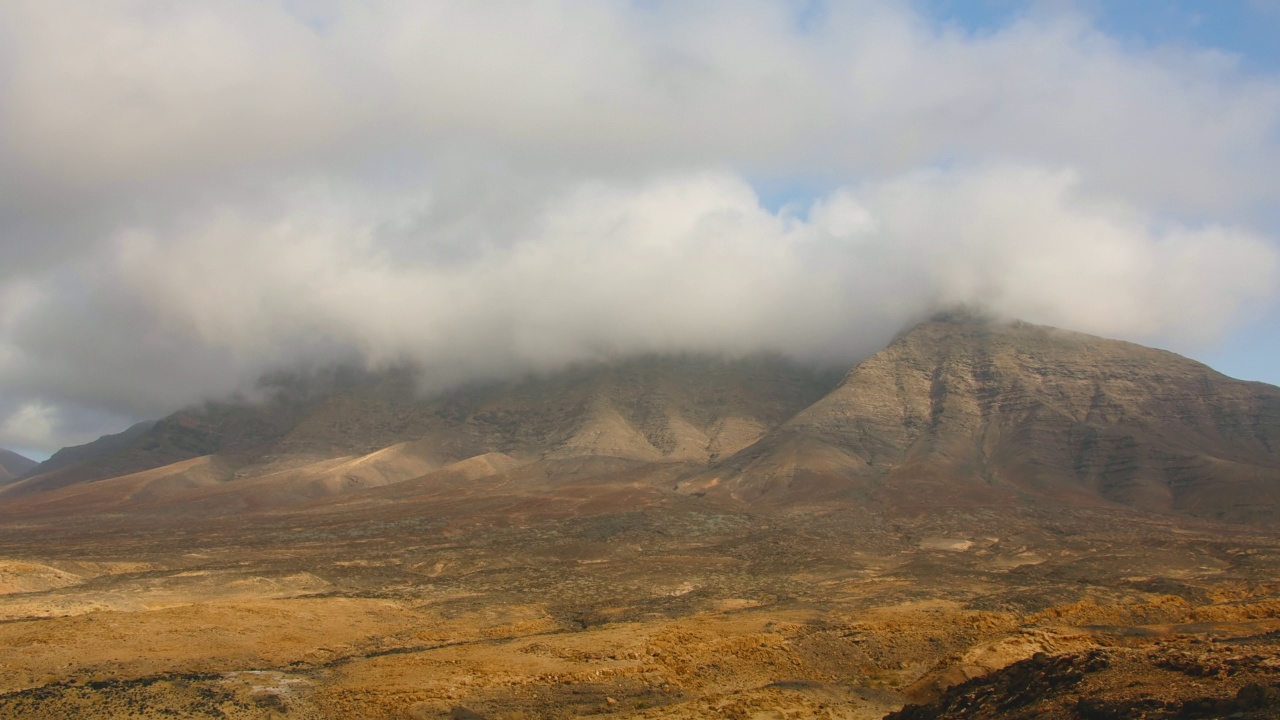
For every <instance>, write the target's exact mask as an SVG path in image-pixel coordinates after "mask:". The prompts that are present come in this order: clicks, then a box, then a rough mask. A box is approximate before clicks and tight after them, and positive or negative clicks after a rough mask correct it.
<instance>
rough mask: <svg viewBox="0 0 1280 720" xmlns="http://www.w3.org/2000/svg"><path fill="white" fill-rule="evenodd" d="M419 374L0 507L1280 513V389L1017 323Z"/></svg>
mask: <svg viewBox="0 0 1280 720" xmlns="http://www.w3.org/2000/svg"><path fill="white" fill-rule="evenodd" d="M415 382H416V379H415V375H414V374H413V373H412V372H410V371H408V370H396V371H387V372H380V373H370V372H358V371H353V370H343V369H338V370H327V371H314V372H309V373H301V372H297V373H291V374H278V375H276V376H273V377H271V378H268V379H267V381H266V382H265V383H264V386H263V389H262V399H260V400H259V401H257V402H250V401H248V400H239V401H235V402H222V403H209V404H207V405H205V406H204V407H201V408H195V409H190V410H187V411H184V412H180V413H177V414H175V415H173V416H170V417H168V418H165V419H163V420H161V421H159V422H156V423H154V424H151V425H148V426H145V427H142V426H140V427H139V428H134V429H132V430H131V431H130V432H129V433H126V434H124V435H121V436H113V437H111V438H104V439H103V440H101V441H99V442H98V443H97V444H96V445H93V446H86V447H82V448H78V449H72V450H67V451H63V452H61V453H59V454H58V455H55V456H54V457H53V458H51V460H50V461H49V462H48V463H46V464H45V465H43V466H41V467H40V468H38V469H37V470H36V471H35V472H33V473H32V474H31V476H30V477H28V478H26V479H23V480H21V481H19V482H15V483H10V484H9V485H8V486H7V487H6V488H5V489H4V491H3V492H0V510H3V509H4V508H5V507H6V506H8V507H10V508H11V509H14V510H15V511H21V512H32V511H35V509H36V508H37V507H39V508H43V511H45V512H77V511H89V510H91V509H94V508H96V509H105V508H120V507H124V506H136V505H145V504H148V503H152V504H154V503H162V504H165V505H166V506H168V507H176V506H178V505H181V504H182V503H186V504H187V506H188V508H189V509H191V508H198V509H200V511H210V510H212V509H213V508H222V509H224V510H227V511H231V510H234V511H236V512H240V511H243V510H246V509H254V508H260V509H267V508H272V507H279V506H282V505H290V504H297V503H301V502H308V501H311V500H315V499H317V498H322V497H327V496H331V495H337V494H344V493H349V492H353V491H364V490H369V489H371V488H377V487H380V486H384V485H392V484H397V483H402V482H405V481H408V480H413V479H417V478H423V477H427V476H431V475H432V474H433V473H437V472H438V471H442V470H448V469H450V468H452V467H453V466H454V465H455V464H457V463H461V462H464V461H468V460H469V459H472V458H489V459H490V460H495V459H496V460H495V462H494V463H491V462H489V461H487V460H477V461H475V463H473V464H475V465H476V468H479V467H481V466H483V467H485V468H489V470H485V472H484V474H485V476H486V477H487V476H495V477H504V478H506V479H507V480H508V481H510V480H512V479H513V478H516V477H519V478H522V480H521V482H522V483H525V484H526V485H527V484H529V483H532V482H533V479H535V478H541V479H542V480H541V481H542V482H551V480H552V478H554V479H555V482H564V481H590V480H591V477H590V475H591V473H600V472H605V473H607V472H613V471H614V470H615V469H617V468H623V467H625V468H627V472H628V473H629V474H630V475H629V476H637V474H638V475H644V474H645V470H644V468H649V473H648V474H649V475H650V476H652V477H653V478H662V480H661V482H663V483H666V482H668V480H670V481H671V482H672V483H674V486H675V487H678V488H679V489H680V490H681V491H682V492H683V493H685V494H693V495H698V496H705V495H708V494H710V495H713V496H716V497H721V498H724V499H728V500H730V501H732V502H745V503H748V504H758V503H773V504H784V505H793V504H813V503H827V502H845V503H847V502H852V503H856V504H869V505H872V506H876V507H881V508H885V509H888V510H890V511H892V512H893V513H896V514H903V513H916V512H924V511H930V509H931V508H938V507H970V508H977V507H988V508H1014V507H1030V508H1037V507H1059V506H1067V507H1127V508H1132V509H1136V510H1140V511H1144V512H1156V513H1175V514H1187V515H1194V516H1198V517H1204V518H1208V519H1218V520H1228V521H1262V522H1271V521H1275V520H1277V519H1280V388H1276V387H1273V386H1270V385H1265V384H1261V383H1250V382H1242V381H1238V380H1233V379H1231V378H1228V377H1226V376H1224V375H1221V374H1220V373H1217V372H1215V371H1214V370H1212V369H1210V368H1208V367H1206V366H1204V365H1202V364H1200V363H1197V362H1194V361H1191V360H1188V359H1186V358H1183V357H1181V356H1178V355H1175V354H1173V353H1169V352H1165V351H1161V350H1154V349H1151V348H1146V347H1142V346H1139V345H1134V344H1132V343H1126V342H1119V341H1114V340H1106V339H1103V338H1098V337H1093V336H1089V335H1083V334H1079V333H1073V332H1067V331H1063V330H1057V329H1053V328H1048V327H1040V326H1034V325H1029V324H1026V323H1019V322H1013V323H1006V322H995V321H987V320H981V319H975V318H973V317H970V316H967V315H958V316H951V317H946V318H939V319H935V320H933V321H930V322H926V323H923V324H921V325H919V326H917V327H915V328H913V329H911V330H909V331H907V332H904V333H903V334H902V335H900V336H899V337H898V338H897V339H895V340H894V341H893V342H892V343H891V344H890V345H889V346H888V347H887V348H885V349H884V350H882V351H881V352H879V353H877V354H876V355H874V356H873V357H871V358H869V359H867V360H866V361H864V362H862V363H860V364H859V365H858V366H857V367H855V368H853V369H852V370H850V371H849V372H848V373H847V374H846V375H845V377H844V379H843V381H841V382H837V381H836V375H835V374H833V373H831V372H825V371H822V370H818V369H814V368H808V367H804V366H801V365H798V364H795V363H793V362H789V361H786V360H783V359H780V358H776V357H755V358H747V359H739V360H722V359H714V358H707V357H641V358H631V359H628V360H624V361H617V362H612V363H601V364H595V365H585V366H580V367H575V368H570V369H568V370H565V371H562V372H558V373H553V374H547V375H542V376H528V377H524V378H518V379H514V380H507V381H498V382H488V383H477V384H474V385H471V386H467V387H463V388H458V389H454V390H452V391H449V392H446V393H443V394H436V395H432V396H424V395H422V394H421V393H418V392H417V391H416V389H415ZM832 388H834V389H832ZM575 458H596V459H600V460H601V461H602V462H603V463H604V464H603V465H602V464H600V463H581V462H573V461H574V459H575ZM490 466H492V467H490ZM522 466H528V467H527V468H525V469H523V470H520V471H519V472H516V470H515V469H516V468H518V467H522ZM673 466H679V467H678V468H677V469H675V470H673V469H672V467H673ZM468 467H469V466H468ZM476 468H472V469H471V470H468V471H467V472H468V473H471V474H473V475H474V473H475V472H477V470H476ZM450 472H451V471H450ZM673 473H674V476H673ZM445 475H448V473H447V472H446V473H445ZM445 475H441V476H439V477H444V476H445ZM655 481H656V480H655ZM534 484H536V483H534ZM419 485H421V483H419ZM529 487H533V485H529ZM55 491H57V492H55ZM362 497H363V496H362ZM370 497H372V496H370ZM24 498H30V499H29V500H24Z"/></svg>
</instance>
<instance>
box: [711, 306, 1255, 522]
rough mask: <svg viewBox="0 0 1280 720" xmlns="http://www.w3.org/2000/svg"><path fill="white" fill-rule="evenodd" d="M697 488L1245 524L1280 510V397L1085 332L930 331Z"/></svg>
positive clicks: (946, 327)
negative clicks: (1050, 507)
mask: <svg viewBox="0 0 1280 720" xmlns="http://www.w3.org/2000/svg"><path fill="white" fill-rule="evenodd" d="M695 484H696V485H699V486H702V487H718V486H723V487H725V488H728V489H729V490H730V492H732V493H733V494H735V495H737V496H739V497H742V498H743V499H760V498H776V499H791V500H795V499H804V498H805V497H806V496H812V497H814V498H817V497H819V496H828V495H847V496H854V497H863V498H865V499H874V500H879V501H884V502H888V503H890V504H893V505H896V506H899V507H901V508H904V509H905V508H909V507H911V506H920V507H928V506H936V505H941V504H961V505H982V504H1005V503H1012V502H1042V503H1043V502H1069V503H1084V504H1105V503H1120V504H1124V505H1130V506H1134V507H1137V508H1140V509H1144V510H1154V511H1161V512H1167V511H1182V512H1188V513H1193V514H1203V515H1208V516H1214V517H1222V518H1229V519H1243V518H1247V517H1249V516H1251V515H1256V514H1264V515H1265V514H1270V513H1274V508H1275V507H1276V506H1277V504H1280V389H1277V388H1275V387H1272V386H1269V385H1264V384H1261V383H1248V382H1241V381H1237V380H1233V379H1231V378H1228V377H1226V376H1224V375H1222V374H1220V373H1217V372H1215V371H1213V370H1212V369H1210V368H1208V367H1206V366H1204V365H1201V364H1200V363H1196V362H1194V361H1191V360H1188V359H1186V358H1183V357H1181V356H1178V355H1175V354H1173V353H1169V352H1164V351H1160V350H1154V349H1151V348H1146V347H1142V346H1139V345H1134V344H1131V343H1125V342H1119V341H1114V340H1104V339H1101V338H1097V337H1092V336H1089V335H1082V334H1079V333H1071V332H1066V331H1061V330H1056V329H1052V328H1046V327H1038V326H1033V325H1028V324H1025V323H1011V324H1007V323H995V322H973V321H959V322H929V323H925V324H923V325H920V326H918V327H916V328H915V329H913V330H911V331H910V332H907V333H905V334H903V335H902V336H900V337H899V338H898V339H896V340H895V341H894V342H893V343H892V344H891V345H890V346H889V347H887V348H885V349H884V350H883V351H881V352H880V353H877V354H876V355H875V356H873V357H871V358H870V359H868V360H866V361H865V362H863V363H861V364H860V365H858V366H857V367H856V368H854V369H853V370H852V371H851V372H850V373H849V374H848V375H847V376H846V377H845V379H844V381H843V382H842V383H841V384H840V386H839V387H837V388H836V389H835V390H834V391H833V392H831V393H830V394H828V395H827V396H826V397H824V398H822V399H821V400H819V401H818V402H816V403H814V404H813V405H812V406H810V407H808V408H806V409H805V410H804V411H802V412H800V413H799V414H797V415H796V417H794V418H792V419H791V420H790V421H789V422H787V423H785V424H784V425H782V426H781V427H780V428H778V430H776V431H775V432H773V433H771V434H770V435H769V436H768V437H766V438H764V439H762V440H761V441H760V442H759V443H758V444H757V446H756V447H754V448H751V449H749V450H747V451H745V452H743V453H740V454H739V456H738V457H735V458H732V459H731V460H730V461H728V462H726V463H725V467H724V468H722V469H721V470H719V471H717V472H716V473H712V474H711V475H709V476H706V477H703V478H700V479H699V481H698V482H697V483H695ZM695 484H691V485H690V487H693V486H694V485H695Z"/></svg>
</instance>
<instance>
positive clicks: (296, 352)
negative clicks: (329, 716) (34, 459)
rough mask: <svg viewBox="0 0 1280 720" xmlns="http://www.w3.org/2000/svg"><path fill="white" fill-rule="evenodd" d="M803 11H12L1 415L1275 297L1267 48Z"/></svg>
mask: <svg viewBox="0 0 1280 720" xmlns="http://www.w3.org/2000/svg"><path fill="white" fill-rule="evenodd" d="M796 8H797V6H796V5H794V4H792V3H786V2H766V1H765V0H756V1H751V2H735V3H716V2H713V3H699V4H696V5H690V4H686V3H661V2H660V3H634V2H623V1H621V0H619V1H617V2H604V3H590V4H586V5H582V4H572V5H570V4H567V3H563V2H556V1H552V0H548V1H547V2H535V3H511V4H502V3H498V4H484V5H476V4H472V3H449V2H436V3H418V2H412V3H410V2H403V3H401V2H390V1H388V2H375V3H344V2H337V1H328V2H319V1H318V2H314V3H284V2H280V3H274V2H248V1H245V2H225V3H219V4H217V5H212V6H210V5H203V6H198V5H188V4H174V3H168V2H160V1H159V0H128V1H126V0H119V1H118V2H116V1H106V2H101V3H94V4H92V5H91V6H88V5H84V4H83V3H71V2H60V1H59V0H44V1H42V2H24V1H22V0H19V1H18V2H14V3H6V4H5V5H4V6H3V8H0V28H6V29H5V30H0V418H7V420H3V430H0V445H4V444H18V443H19V442H21V443H22V444H23V446H24V447H29V448H36V447H41V448H48V449H52V448H53V446H55V445H57V444H60V443H63V442H70V441H82V440H85V439H91V438H92V436H93V435H94V434H95V433H97V432H101V431H106V430H112V429H118V428H116V427H108V426H109V425H112V424H116V425H119V426H121V427H123V425H124V424H126V423H127V421H129V420H133V419H143V418H147V417H153V416H156V415H159V414H163V413H165V412H168V411H170V410H172V409H174V408H176V407H178V406H180V405H182V404H184V403H187V402H192V401H195V400H198V399H200V398H203V397H209V396H218V395H221V394H224V393H226V392H229V391H231V390H233V389H236V388H241V387H244V386H245V385H246V383H249V382H251V381H252V379H253V378H254V377H256V376H257V375H258V374H259V373H261V372H263V371H264V370H266V369H269V368H271V367H276V366H280V365H288V364H291V363H295V362H299V361H302V360H315V359H321V360H329V359H332V360H339V359H340V360H347V361H364V362H367V363H370V364H374V365H377V364H386V363H393V362H399V361H402V360H406V359H409V360H413V361H416V362H418V363H420V364H422V365H423V366H424V367H427V368H428V369H429V374H430V377H432V378H434V382H435V383H437V384H447V383H449V382H454V381H457V380H459V379H465V378H468V377H474V376H476V375H495V374H502V373H507V372H512V371H516V370H522V369H527V368H550V367H556V366H558V365H561V364H563V363H566V362H571V361H575V360H581V359H589V358H595V357H602V356H610V355H616V354H622V353H631V352H642V351H669V350H691V351H712V352H730V353H743V352H751V351H755V350H761V349H769V350H782V351H785V352H789V353H792V354H795V355H800V356H805V357H820V358H826V359H832V358H840V359H847V360H849V361H852V360H853V359H856V358H857V357H858V356H860V355H864V354H866V353H868V352H871V351H873V350H875V349H877V348H878V346H879V345H880V344H881V343H882V342H883V341H884V340H885V339H887V337H889V336H890V335H891V334H892V333H893V332H894V331H896V330H897V329H899V327H900V326H901V324H902V323H904V322H907V321H909V320H910V319H911V318H914V317H919V316H920V315H922V314H924V313H927V312H929V311H930V310H931V309H932V308H935V307H938V306H939V305H943V304H951V303H956V302H973V303H983V304H985V305H987V306H990V307H992V308H994V309H996V310H997V311H999V312H1002V313H1005V314H1008V315H1012V316H1017V317H1022V318H1025V319H1028V320H1032V321H1039V322H1047V323H1050V324H1056V325H1062V326H1066V327H1071V328H1075V329H1081V330H1086V331H1093V332H1098V333H1102V334H1106V335H1112V336H1122V337H1127V338H1132V339H1138V340H1147V341H1160V342H1164V343H1182V344H1189V343H1197V342H1199V343H1203V342H1211V341H1212V340H1213V339H1214V338H1215V337H1216V336H1217V335H1218V334H1219V333H1220V332H1222V330H1223V329H1224V328H1226V327H1229V326H1231V324H1232V323H1233V322H1238V321H1239V320H1240V319H1241V318H1242V317H1246V315H1247V312H1248V311H1249V310H1250V308H1253V307H1256V306H1257V305H1258V304H1260V303H1266V302H1269V301H1270V299H1271V293H1272V287H1273V286H1274V285H1275V281H1276V273H1277V267H1276V265H1277V254H1276V249H1275V244H1274V240H1273V239H1271V238H1268V237H1267V234H1268V233H1271V232H1274V231H1275V230H1276V228H1274V227H1269V226H1268V225H1267V222H1268V219H1267V217H1268V216H1267V213H1268V212H1269V210H1268V208H1270V207H1274V205H1275V203H1276V201H1277V200H1280V182H1276V180H1277V177H1276V171H1275V169H1274V168H1276V167H1280V142H1278V138H1277V129H1278V128H1280V81H1278V80H1277V78H1275V77H1268V76H1259V75H1256V74H1253V75H1249V74H1245V73H1243V72H1241V71H1240V70H1239V68H1238V67H1237V62H1236V60H1235V59H1234V58H1232V57H1231V56H1229V55H1227V54H1224V53H1222V52H1219V51H1214V50H1195V49H1186V48H1160V47H1157V48H1151V49H1141V48H1139V49H1135V48H1132V47H1127V46H1124V45H1122V44H1121V43H1119V42H1117V41H1115V40H1113V39H1112V38H1109V37H1108V36H1106V35H1105V34H1103V33H1101V32H1100V31H1098V30H1097V29H1096V28H1095V27H1094V25H1093V24H1092V22H1091V21H1090V19H1089V17H1088V16H1087V15H1082V14H1079V13H1075V12H1070V11H1068V12H1060V13H1054V14H1035V13H1031V14H1027V15H1026V16H1023V17H1021V18H1019V19H1016V20H1015V21H1014V22H1012V23H1011V24H1009V25H1008V26H1007V27H1003V28H1001V29H999V30H996V31H993V32H985V33H979V34H974V33H967V32H964V31H961V30H959V29H957V28H955V27H952V26H948V25H946V24H940V23H937V22H934V21H932V20H931V19H929V18H927V17H924V16H920V15H917V14H914V13H913V12H912V11H909V10H908V9H906V6H904V5H902V4H898V3H885V2H871V1H867V2H856V3H838V4H831V5H829V6H825V5H824V6H821V8H822V9H823V11H822V12H818V13H816V14H815V13H810V14H808V15H805V16H804V17H803V18H802V17H800V16H799V15H798V14H797V12H796ZM802 20H803V22H802ZM789 180H797V181H801V182H804V183H807V184H809V185H811V186H816V187H822V188H824V190H823V191H822V192H820V193H818V197H816V198H815V199H814V200H813V201H812V203H809V202H804V203H801V204H799V205H795V206H789V207H787V208H784V209H782V210H780V211H776V212H775V211H771V210H769V209H766V208H765V207H764V206H763V205H762V203H761V201H760V199H759V198H758V197H757V193H756V190H755V185H753V183H757V184H758V183H759V182H761V181H766V182H775V183H779V182H780V183H786V182H788V181H789ZM32 408H37V409H39V412H38V413H36V411H35V410H33V409H32ZM33 413H34V414H33ZM37 415H38V416H39V417H40V418H43V420H42V421H41V422H42V423H43V424H39V428H37V429H38V430H39V431H38V432H37V431H35V430H29V429H28V430H23V429H21V428H23V427H26V428H31V427H35V426H36V424H33V422H27V421H26V420H23V418H27V419H30V418H34V417H36V416H37ZM37 436H38V437H42V438H44V440H40V441H39V443H41V444H37V440H35V439H33V438H37Z"/></svg>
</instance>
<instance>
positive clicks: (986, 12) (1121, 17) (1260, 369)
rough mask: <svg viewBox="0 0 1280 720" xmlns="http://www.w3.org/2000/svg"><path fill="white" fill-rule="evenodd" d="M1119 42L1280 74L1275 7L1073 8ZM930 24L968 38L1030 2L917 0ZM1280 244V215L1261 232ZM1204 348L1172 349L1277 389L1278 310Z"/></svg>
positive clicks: (1138, 3) (1157, 0) (1155, 0)
mask: <svg viewBox="0 0 1280 720" xmlns="http://www.w3.org/2000/svg"><path fill="white" fill-rule="evenodd" d="M1075 5H1076V7H1078V8H1080V10H1081V11H1082V12H1085V13H1088V14H1090V15H1091V16H1093V17H1095V18H1097V20H1098V25H1099V27H1100V28H1101V29H1103V30H1104V31H1106V32H1107V33H1108V34H1110V35H1112V36H1114V37H1116V38H1118V39H1120V40H1122V41H1123V42H1125V43H1128V44H1133V45H1138V46H1145V47H1156V46H1161V45H1174V46H1182V47H1194V48H1213V49H1217V50H1221V51H1223V52H1226V53H1230V54H1231V55H1233V56H1235V57H1236V58H1238V60H1239V62H1240V64H1241V66H1242V67H1243V68H1244V69H1245V70H1246V72H1249V73H1252V74H1259V75H1270V76H1275V75H1280V0H1110V1H1107V0H1092V1H1086V2H1079V3H1076V4H1075ZM922 6H923V7H925V8H927V9H928V11H929V12H930V13H931V14H933V15H934V16H935V17H939V18H945V19H946V20H947V21H951V22H955V23H957V24H959V25H960V26H962V27H964V28H965V29H967V30H969V31H972V32H983V31H990V30H993V29H997V28H999V27H1002V26H1004V25H1005V24H1007V23H1008V22H1010V21H1011V20H1013V19H1016V18H1017V17H1019V16H1021V15H1022V14H1024V13H1028V12H1034V10H1035V7H1036V3H1033V2H1011V1H1008V0H969V1H967V2H965V1H961V0H922ZM1267 229H1268V230H1270V232H1271V235H1272V237H1273V238H1280V213H1276V215H1275V216H1273V218H1272V223H1270V224H1269V227H1268V228H1267ZM1257 314H1258V317H1256V318H1251V319H1250V320H1249V321H1247V322H1246V323H1245V324H1244V325H1243V326H1242V327H1240V328H1238V329H1236V330H1234V331H1232V332H1230V334H1228V335H1227V337H1226V338H1225V339H1224V340H1223V341H1222V342H1221V343H1220V344H1217V345H1215V346H1212V347H1208V348H1203V349H1202V348H1190V349H1188V348H1177V349H1180V350H1183V351H1184V352H1186V353H1188V354H1190V355H1192V356H1194V357H1195V358H1196V359H1197V360H1200V361H1202V362H1205V363H1208V364H1209V365H1211V366H1213V367H1214V368H1215V369H1217V370H1219V371H1221V372H1224V373H1226V374H1228V375H1231V376H1233V377H1238V378H1242V379H1245V380H1260V381H1263V382H1268V383H1271V384H1273V385H1280V305H1277V304H1275V303H1273V304H1271V306H1270V307H1264V308H1262V309H1261V310H1260V311H1259V312H1258V313H1257Z"/></svg>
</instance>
